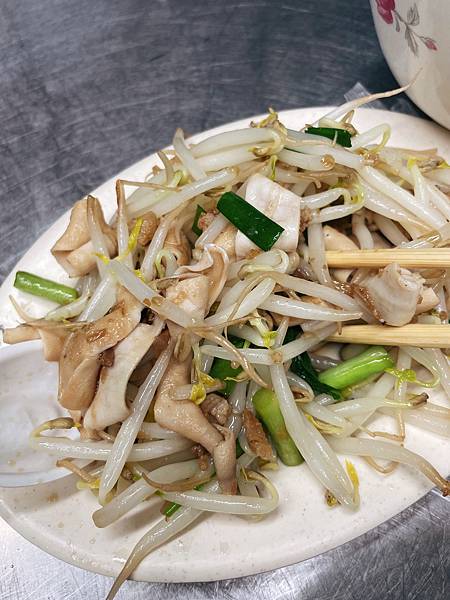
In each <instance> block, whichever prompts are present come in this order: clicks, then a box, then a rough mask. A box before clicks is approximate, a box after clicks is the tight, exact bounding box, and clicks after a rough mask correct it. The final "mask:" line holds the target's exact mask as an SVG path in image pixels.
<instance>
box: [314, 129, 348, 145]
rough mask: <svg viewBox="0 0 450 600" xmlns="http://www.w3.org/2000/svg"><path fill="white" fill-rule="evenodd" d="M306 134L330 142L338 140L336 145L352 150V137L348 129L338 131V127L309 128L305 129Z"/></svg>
mask: <svg viewBox="0 0 450 600" xmlns="http://www.w3.org/2000/svg"><path fill="white" fill-rule="evenodd" d="M305 133H311V134H312V135H321V136H323V137H327V138H329V139H330V140H334V139H336V143H338V144H339V145H340V146H344V148H351V145H352V136H351V135H350V133H349V132H348V131H347V130H346V129H338V128H337V127H336V128H335V127H308V128H307V129H305Z"/></svg>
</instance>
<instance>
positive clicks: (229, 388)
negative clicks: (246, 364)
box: [209, 335, 245, 398]
mask: <svg viewBox="0 0 450 600" xmlns="http://www.w3.org/2000/svg"><path fill="white" fill-rule="evenodd" d="M228 339H229V341H230V342H231V343H232V344H233V346H236V348H243V346H244V344H245V340H242V339H241V338H238V337H234V336H231V335H230V336H229V337H228ZM241 372H242V367H237V368H233V367H232V366H231V361H229V360H226V359H225V358H215V359H214V362H213V364H212V367H211V370H210V371H209V375H210V377H212V378H213V379H220V380H221V381H223V382H224V384H225V387H224V388H223V389H222V390H220V391H218V392H217V393H218V394H221V395H222V396H225V398H229V397H230V396H231V394H232V392H233V390H234V388H235V386H236V382H235V381H233V379H234V378H236V377H237V376H238V375H239V373H241Z"/></svg>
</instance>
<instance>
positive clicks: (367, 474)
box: [0, 108, 450, 582]
mask: <svg viewBox="0 0 450 600" xmlns="http://www.w3.org/2000/svg"><path fill="white" fill-rule="evenodd" d="M326 111H327V109H326V108H320V109H317V108H310V109H299V110H291V111H287V112H285V113H282V114H281V120H282V121H283V123H285V124H286V125H288V126H290V127H292V128H299V127H302V126H303V125H304V124H305V123H311V122H313V121H314V120H315V119H316V118H317V117H319V116H320V115H322V114H324V113H325V112H326ZM249 121H250V119H245V120H243V121H239V122H236V123H231V124H228V125H224V126H222V127H218V128H216V129H214V130H212V131H209V132H207V133H204V134H201V135H198V136H195V137H194V138H193V139H195V140H200V139H202V138H203V137H205V136H206V135H211V134H213V133H219V132H222V131H225V130H227V129H233V128H236V127H244V126H247V124H248V123H249ZM381 122H388V123H390V124H391V125H392V128H393V135H392V139H391V143H392V144H396V145H400V146H409V147H412V148H430V147H438V148H439V151H440V152H441V153H442V154H443V155H444V156H447V157H450V136H449V134H448V132H446V131H444V130H443V129H441V128H440V127H438V126H437V125H434V124H432V123H429V122H426V121H422V120H420V119H416V118H412V117H409V116H405V115H401V114H393V113H390V112H386V111H379V110H360V111H358V113H357V116H356V120H355V123H356V125H357V127H360V128H361V129H363V130H364V129H367V128H369V127H372V126H374V125H376V124H378V123H381ZM168 127H171V125H168ZM155 162H156V161H155V157H154V156H153V157H150V158H147V159H145V160H142V161H141V162H139V163H137V164H135V165H133V166H132V167H130V168H129V169H127V170H125V171H124V172H123V173H121V174H120V177H122V178H124V179H134V180H141V179H142V178H143V177H144V176H145V175H146V174H147V173H148V172H149V170H150V168H151V166H152V165H153V164H154V163H155ZM93 193H94V195H95V196H98V197H99V198H100V200H101V202H102V204H103V206H104V208H105V212H106V213H107V215H110V214H111V213H112V212H113V210H114V198H115V194H114V180H110V181H108V182H107V183H105V184H104V185H102V186H100V187H99V188H98V189H97V190H95V191H94V192H93ZM67 220H68V214H66V215H64V216H63V217H62V218H61V219H59V220H58V221H57V222H56V223H55V224H54V225H53V226H52V227H50V229H49V230H48V231H47V233H45V234H44V235H43V236H42V237H41V238H40V239H39V240H38V241H37V242H36V243H35V244H34V245H33V247H32V248H31V249H30V250H29V251H28V252H27V254H26V255H25V256H24V258H23V259H22V260H21V261H20V262H19V263H18V265H17V267H16V269H14V271H16V270H17V269H18V268H20V269H27V270H30V271H34V272H36V273H38V274H43V275H46V276H47V277H50V278H61V279H63V280H64V277H63V273H62V271H61V269H60V268H59V267H58V265H57V264H56V263H55V261H54V260H53V259H52V258H51V255H50V253H49V249H50V247H51V246H52V244H53V243H54V241H55V240H56V239H57V238H58V236H59V235H60V234H61V233H62V231H63V229H64V227H65V225H66V223H67ZM12 282H13V275H12V274H11V275H10V276H9V277H8V279H7V280H6V281H5V283H4V285H3V287H2V288H1V290H0V322H1V323H3V324H6V325H13V324H15V323H16V322H17V320H16V317H15V315H14V311H13V310H12V309H11V307H10V305H9V302H8V294H9V293H11V290H12ZM13 293H14V294H15V295H16V292H15V291H14V292H13ZM21 301H22V302H26V308H27V309H28V310H30V311H33V312H34V314H35V315H39V314H42V313H43V312H44V308H45V307H44V306H43V304H44V303H41V302H39V301H36V300H33V299H30V297H28V298H25V296H24V295H23V296H22V297H21ZM38 346H39V344H38V343H36V342H31V343H28V344H23V345H22V346H20V347H16V348H15V349H14V355H12V354H11V353H10V352H11V349H9V350H8V348H0V370H1V373H2V380H4V378H7V379H8V381H9V387H8V389H5V387H4V386H3V384H2V387H1V390H3V394H2V395H1V396H0V402H7V401H10V402H11V403H13V402H17V397H18V392H19V394H20V395H21V396H22V395H25V396H26V397H27V398H32V399H33V403H34V406H41V407H42V409H41V410H39V411H36V410H34V412H33V413H32V414H31V413H28V414H29V418H30V423H27V426H29V425H30V424H31V422H34V421H35V420H36V418H37V419H38V420H39V421H43V420H45V419H47V418H48V417H49V416H52V415H53V412H50V411H55V410H56V409H55V401H54V400H53V398H54V397H55V392H56V378H55V365H52V364H46V363H45V362H44V361H43V359H42V358H41V356H40V352H39V347H38ZM33 373H34V374H36V373H38V381H41V382H42V381H44V382H46V383H45V385H36V379H34V380H33ZM21 396H20V397H21ZM37 413H38V414H37ZM34 424H35V423H34ZM408 432H409V434H408V438H407V447H408V448H410V449H411V450H413V451H417V452H420V453H422V454H423V455H424V456H425V457H426V458H427V459H428V460H430V461H431V462H432V463H433V464H434V465H435V466H436V467H437V469H438V470H439V471H440V472H441V473H444V474H447V473H448V472H450V440H445V439H443V438H439V437H438V436H435V435H432V434H429V433H427V432H423V431H420V430H418V429H415V428H413V427H411V426H408ZM0 460H1V455H0ZM354 463H355V465H356V467H357V469H358V472H359V475H360V480H361V488H360V489H361V499H362V500H361V508H360V509H359V511H357V512H355V513H353V512H350V511H348V510H346V509H344V508H334V509H330V508H328V507H327V506H326V504H325V502H324V493H323V489H322V488H321V487H320V485H319V484H318V483H317V482H316V481H315V479H314V478H313V477H312V476H311V474H310V472H309V470H308V468H307V467H306V466H300V467H291V468H282V469H280V471H279V472H277V473H271V474H270V476H271V477H272V478H273V481H274V482H275V484H276V485H277V487H278V490H279V492H280V506H279V508H278V509H277V511H276V512H274V513H273V514H271V515H270V516H269V517H268V518H266V519H264V520H263V521H261V522H258V523H252V522H248V521H245V520H243V519H241V518H238V517H232V516H224V515H210V516H208V517H207V518H205V519H203V520H202V521H201V522H199V523H198V524H197V525H195V526H194V527H192V528H191V529H190V530H189V531H188V532H186V533H185V534H183V535H182V536H181V537H179V538H177V539H175V540H173V541H171V542H170V543H169V544H167V545H165V546H164V547H162V548H160V549H159V550H157V551H156V552H154V553H153V554H151V555H150V556H149V557H148V558H147V559H146V560H144V561H143V563H142V564H141V565H140V567H139V568H138V569H137V570H136V572H135V574H134V577H135V578H136V579H139V580H145V581H168V582H177V581H207V580H215V579H226V578H231V577H238V576H242V575H250V574H253V573H258V572H262V571H265V570H268V569H273V568H276V567H281V566H285V565H288V564H291V563H294V562H297V561H300V560H304V559H306V558H309V557H312V556H314V555H316V554H319V553H321V552H324V551H326V550H329V549H331V548H333V547H336V546H338V545H340V544H343V543H344V542H347V541H349V540H351V539H353V538H355V537H357V536H358V535H361V534H363V533H365V532H366V531H368V530H369V529H371V528H373V527H375V526H376V525H378V524H379V523H382V522H383V521H385V520H387V519H389V518H390V517H392V516H393V515H395V514H397V513H399V512H400V511H401V510H403V509H404V508H406V507H407V506H409V505H410V504H411V503H413V502H414V501H415V500H417V499H418V498H420V497H421V496H423V495H424V494H425V493H426V492H427V491H428V490H429V489H430V487H431V486H430V484H429V482H428V481H427V480H426V479H425V478H424V477H423V476H422V475H421V474H418V473H416V472H412V471H411V470H409V469H408V468H406V467H399V468H398V469H397V470H396V471H395V472H394V473H393V474H392V475H390V476H388V477H384V476H382V475H379V474H377V473H375V472H374V471H373V470H371V469H370V468H369V467H367V465H366V463H364V462H363V461H362V460H359V459H356V458H355V459H354ZM0 470H1V469H0ZM74 483H75V481H74V478H72V477H67V478H65V479H62V480H59V481H56V482H54V483H48V484H44V485H41V486H39V487H36V488H25V489H18V488H16V489H1V490H0V514H1V516H2V517H3V518H4V519H6V521H8V523H10V525H11V526H12V527H13V528H14V529H16V530H17V531H19V532H20V533H21V534H22V535H23V536H24V537H26V538H27V539H28V540H30V541H31V542H33V543H34V544H36V545H37V546H39V547H40V548H42V549H44V550H46V551H47V552H49V553H50V554H53V555H54V556H56V557H58V558H61V559H62V560H65V561H67V562H69V563H72V564H75V565H77V566H80V567H83V568H85V569H89V570H91V571H95V572H98V573H103V574H106V575H116V574H117V573H118V571H119V570H120V568H121V566H122V565H123V562H124V560H125V559H126V557H127V555H128V554H129V552H130V550H131V548H132V547H133V545H134V544H135V542H136V541H137V540H138V538H140V537H141V535H142V534H143V533H144V532H145V531H146V530H147V529H148V528H149V524H150V522H151V520H152V519H154V518H158V516H159V513H158V504H159V503H158V502H155V500H151V501H149V502H146V503H144V504H143V505H142V506H141V507H139V508H138V509H137V510H135V511H133V513H132V514H130V515H128V516H126V517H125V518H123V519H122V520H121V521H120V522H119V523H117V524H115V525H113V526H111V527H109V528H107V529H103V530H101V529H96V528H95V526H94V525H93V523H92V520H91V513H92V512H93V511H94V510H95V509H96V502H95V499H94V497H93V496H92V495H91V494H90V492H87V491H84V492H78V491H77V490H76V489H75V487H74Z"/></svg>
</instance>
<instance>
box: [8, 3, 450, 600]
mask: <svg viewBox="0 0 450 600" xmlns="http://www.w3.org/2000/svg"><path fill="white" fill-rule="evenodd" d="M356 82H360V83H361V84H362V85H363V86H364V87H365V88H367V89H368V90H370V91H378V90H381V89H388V88H392V87H394V86H395V82H394V80H393V78H392V76H391V74H390V72H389V70H388V68H387V66H386V64H385V62H384V59H383V57H382V55H381V52H380V49H379V46H378V43H377V40H376V38H375V34H374V31H373V28H372V23H371V17H370V11H369V8H368V5H367V4H366V2H361V1H358V0H341V1H340V2H337V1H336V0H322V1H321V2H312V1H306V0H285V1H277V0H247V1H245V0H242V1H234V0H228V1H222V0H206V1H201V0H198V1H195V0H184V1H183V0H178V1H177V0H151V1H145V0H96V1H95V2H93V1H92V0H78V1H77V2H74V1H71V0H39V1H36V0H1V1H0V126H1V129H0V131H1V139H0V206H1V213H0V214H1V217H0V240H1V244H0V279H3V278H4V276H5V275H6V274H7V273H8V272H9V270H10V269H11V268H12V266H13V265H14V263H15V261H16V260H17V259H18V258H19V256H20V255H21V254H22V253H23V252H24V250H25V249H26V248H27V247H28V246H29V245H30V244H31V242H32V241H33V240H34V239H35V238H36V237H37V236H38V235H39V234H40V233H42V232H43V231H44V230H45V229H46V228H47V226H48V225H49V224H50V223H51V222H52V221H53V220H55V219H56V217H58V216H59V215H60V214H62V212H64V211H65V210H66V209H67V208H68V207H69V206H70V205H71V204H72V202H73V201H74V200H76V199H77V198H79V197H80V196H81V195H83V194H85V193H86V192H88V191H89V190H91V189H92V188H94V187H95V186H97V185H98V184H100V183H101V182H102V181H103V180H105V179H107V178H109V177H110V176H112V175H114V173H116V172H118V171H119V170H120V169H122V168H123V167H125V166H127V165H129V164H131V163H133V162H134V161H136V160H137V159H139V158H141V157H142V156H144V155H146V154H149V153H150V152H152V151H153V150H155V149H157V148H159V147H161V146H164V145H165V144H167V143H168V142H169V141H170V136H171V132H172V129H173V127H174V126H175V125H178V126H181V127H183V128H184V129H185V131H187V132H191V133H193V132H196V131H200V130H203V129H206V128H209V127H213V126H215V125H218V124H220V123H224V122H226V121H230V120H234V119H237V118H240V117H244V116H246V115H248V116H250V115H252V114H256V113H260V112H264V111H265V110H266V109H267V107H268V106H275V107H276V108H279V109H283V108H294V107H298V106H308V105H318V104H331V103H339V102H341V101H342V100H343V96H344V94H345V92H347V91H348V90H349V89H350V88H352V87H353V85H354V84H355V83H356ZM385 106H386V107H388V108H392V109H394V110H400V111H403V112H408V113H410V114H420V113H419V111H418V110H417V109H415V108H414V106H413V105H412V104H411V103H410V102H409V100H408V99H406V98H396V99H393V100H392V101H390V102H387V103H386V104H385ZM449 516H450V503H449V502H448V501H446V500H445V499H443V498H441V497H440V496H438V495H437V494H435V493H430V494H428V496H426V497H425V498H424V499H422V500H421V501H419V502H418V503H417V504H415V505H414V506H412V507H411V508H409V509H408V510H406V511H404V512H403V513H402V514H401V515H399V516H397V517H395V518H394V519H392V520H391V521H389V522H387V523H385V524H383V525H381V526H380V527H378V528H376V529H375V530H373V531H371V532H369V533H368V534H366V535H364V536H362V537H360V538H358V539H356V540H354V541H353V542H350V543H348V544H345V545H344V546H342V547H340V548H337V549H336V550H333V551H330V552H327V553H326V554H323V555H321V556H318V557H316V558H313V559H311V560H308V561H305V562H303V563H300V564H297V565H294V566H291V567H288V568H284V569H280V570H277V571H272V572H270V573H265V574H262V575H259V576H255V577H248V578H244V579H238V580H232V581H224V582H217V583H206V584H189V585H188V584H186V585H176V584H173V585H167V584H164V585H162V584H141V583H133V582H129V583H127V584H126V585H125V586H124V587H123V590H122V591H121V593H120V594H119V598H121V599H122V600H131V599H133V600H140V599H142V600H143V599H144V598H145V599H149V598H158V599H159V598H167V599H181V598H183V599H185V598H186V599H189V600H197V599H205V600H206V599H225V598H226V599H239V600H240V599H244V598H245V599H247V598H252V599H263V598H264V599H268V600H269V599H270V600H275V599H279V600H288V599H289V600H290V599H300V598H301V599H302V600H313V599H314V600H332V599H333V600H338V599H339V600H341V599H346V600H347V599H349V600H350V599H351V600H360V599H361V600H362V599H364V600H371V599H373V600H378V599H380V598H383V599H389V600H397V599H402V600H406V599H408V600H413V599H418V600H422V599H423V600H432V599H444V598H448V597H449V592H450V558H449V547H450V528H449ZM299 543H301V540H299ZM0 559H1V560H0V600H7V599H8V600H9V599H14V600H16V599H17V600H41V599H46V600H62V599H69V598H70V600H78V599H80V600H81V599H82V598H83V599H88V600H94V599H95V600H97V599H99V600H100V599H101V598H103V597H104V596H105V594H106V591H107V589H108V588H109V586H110V583H111V581H110V580H109V579H108V578H106V577H101V576H98V575H93V574H91V573H88V572H85V571H82V570H80V569H78V568H75V567H71V566H68V565H66V564H64V563H62V562H60V561H59V560H57V559H54V558H52V557H50V556H48V555H46V554H45V553H44V552H42V551H41V550H38V549H37V548H35V547H33V546H32V545H31V544H29V543H28V542H26V541H25V540H23V539H22V538H21V537H20V536H19V535H17V534H16V533H15V532H13V531H12V530H11V529H10V528H9V526H7V525H6V524H5V523H3V522H2V523H0Z"/></svg>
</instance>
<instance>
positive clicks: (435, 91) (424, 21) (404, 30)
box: [370, 0, 450, 129]
mask: <svg viewBox="0 0 450 600" xmlns="http://www.w3.org/2000/svg"><path fill="white" fill-rule="evenodd" d="M370 4H371V7H372V15H373V20H374V23H375V29H376V31H377V35H378V39H379V41H380V45H381V49H382V51H383V54H384V56H385V58H386V60H387V63H388V65H389V67H390V69H391V71H392V73H393V74H394V77H395V78H396V79H397V81H398V82H399V83H400V84H401V85H405V84H407V83H409V82H410V81H411V80H412V79H413V77H414V76H415V75H416V74H417V72H418V71H419V70H421V72H420V74H419V77H418V78H417V81H416V82H415V84H414V85H413V86H412V87H411V88H410V89H409V90H408V91H407V92H406V93H407V94H408V96H409V97H410V98H411V100H413V102H415V104H417V106H419V107H420V108H421V109H422V110H423V111H424V112H426V113H427V114H428V115H429V116H430V117H432V118H433V119H434V120H435V121H437V122H438V123H440V124H441V125H444V127H447V128H448V129H450V35H449V31H450V4H449V1H448V0H417V1H414V0H370Z"/></svg>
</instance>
